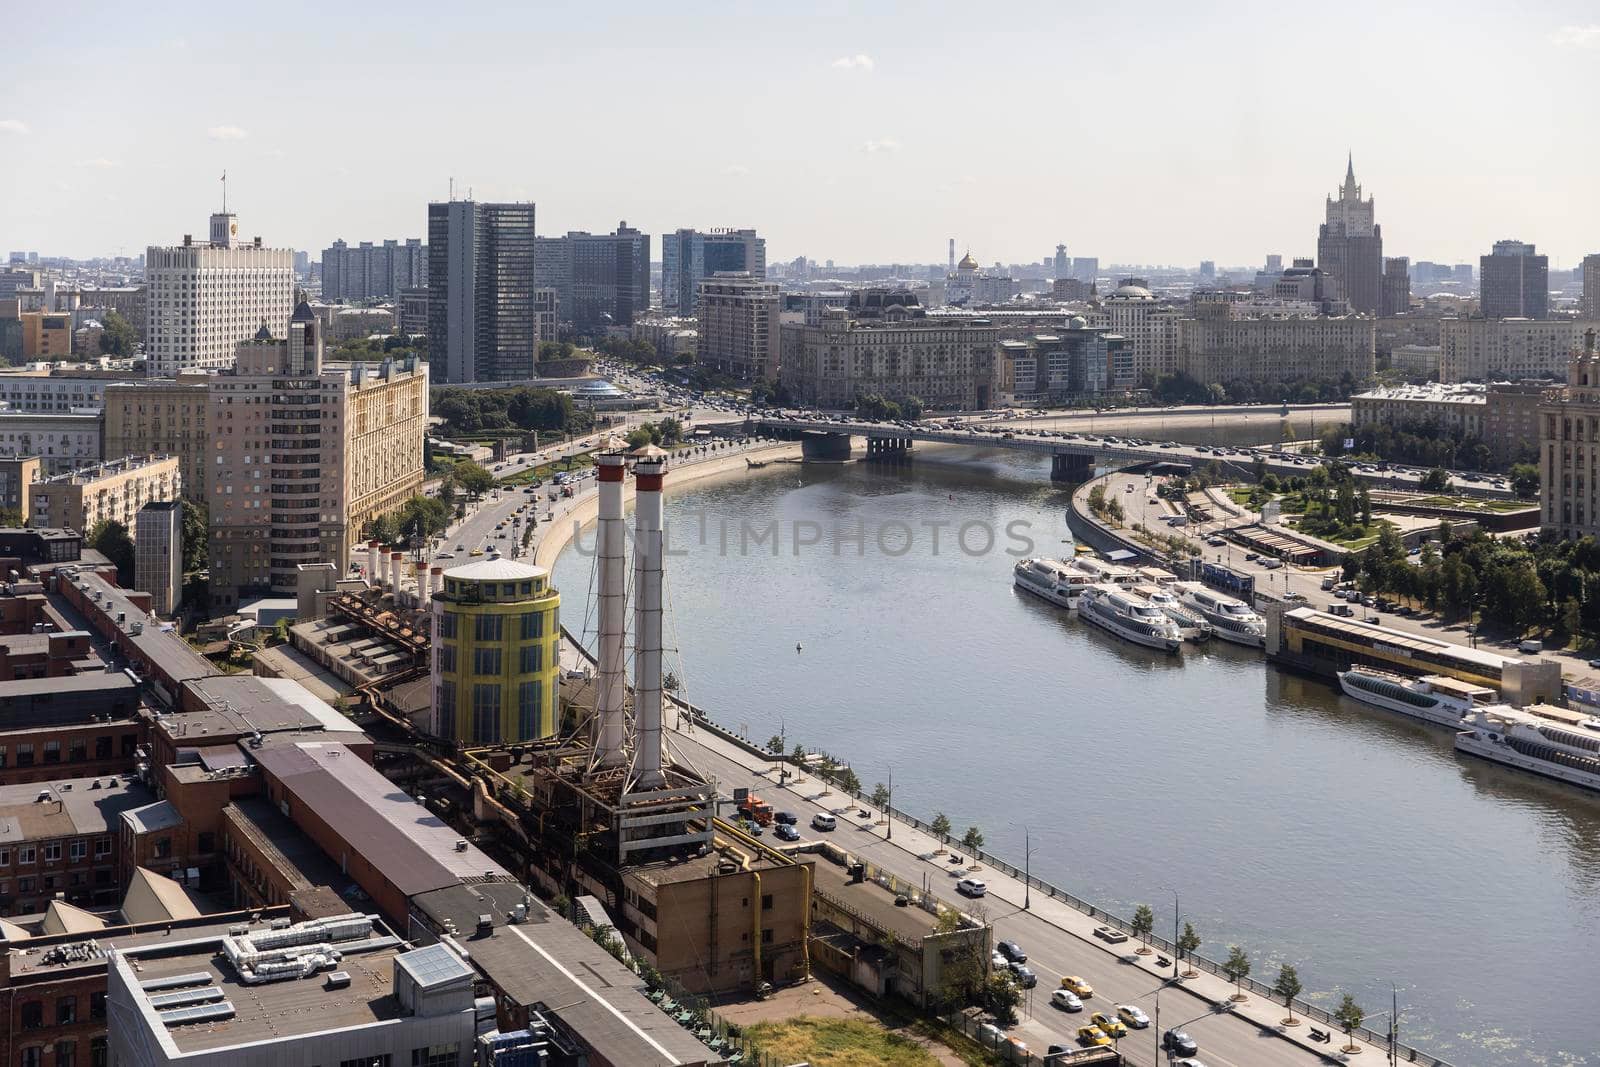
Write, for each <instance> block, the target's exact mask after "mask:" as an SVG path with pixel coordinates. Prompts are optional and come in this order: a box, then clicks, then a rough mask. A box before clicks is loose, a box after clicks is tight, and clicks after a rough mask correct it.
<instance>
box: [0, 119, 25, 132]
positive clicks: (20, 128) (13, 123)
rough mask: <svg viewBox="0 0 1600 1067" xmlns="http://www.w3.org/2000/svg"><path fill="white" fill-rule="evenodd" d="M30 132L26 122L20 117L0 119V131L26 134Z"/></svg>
mask: <svg viewBox="0 0 1600 1067" xmlns="http://www.w3.org/2000/svg"><path fill="white" fill-rule="evenodd" d="M32 132H33V131H32V130H30V129H28V124H27V123H26V122H23V121H22V120H21V119H0V133H15V134H20V135H27V134H30V133H32Z"/></svg>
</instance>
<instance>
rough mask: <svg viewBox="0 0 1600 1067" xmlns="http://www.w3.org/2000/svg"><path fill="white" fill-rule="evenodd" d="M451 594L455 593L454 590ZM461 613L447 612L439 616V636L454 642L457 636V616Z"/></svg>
mask: <svg viewBox="0 0 1600 1067" xmlns="http://www.w3.org/2000/svg"><path fill="white" fill-rule="evenodd" d="M451 592H455V590H454V589H452V590H451ZM458 614H459V612H454V611H446V612H443V613H442V614H440V616H439V636H440V637H444V638H449V639H450V640H454V639H455V636H456V616H457V615H458Z"/></svg>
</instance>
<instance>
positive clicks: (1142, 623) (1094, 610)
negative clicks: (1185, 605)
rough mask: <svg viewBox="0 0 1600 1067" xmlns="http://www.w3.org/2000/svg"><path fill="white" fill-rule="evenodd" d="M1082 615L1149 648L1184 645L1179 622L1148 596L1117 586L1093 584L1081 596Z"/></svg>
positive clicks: (1169, 649) (1165, 649) (1171, 648)
mask: <svg viewBox="0 0 1600 1067" xmlns="http://www.w3.org/2000/svg"><path fill="white" fill-rule="evenodd" d="M1078 618H1080V619H1082V620H1083V621H1084V622H1089V623H1093V624H1094V625H1096V626H1098V627H1100V628H1101V629H1102V630H1109V631H1110V632H1111V633H1114V634H1116V635H1117V636H1118V637H1120V638H1122V639H1124V640H1126V641H1132V642H1133V643H1134V644H1137V645H1144V646H1145V647H1146V648H1157V649H1160V650H1161V651H1163V652H1168V653H1173V652H1177V651H1178V649H1179V648H1181V647H1182V646H1183V634H1182V633H1180V632H1179V630H1178V624H1177V623H1175V622H1173V621H1172V620H1171V619H1169V618H1167V616H1166V614H1165V613H1164V612H1162V611H1161V609H1160V608H1157V607H1154V606H1152V605H1151V604H1150V602H1149V601H1147V600H1145V598H1144V597H1142V596H1139V595H1138V594H1137V593H1134V592H1131V591H1130V590H1127V589H1119V588H1118V587H1116V586H1114V585H1092V586H1090V587H1089V588H1088V589H1086V590H1084V593H1083V595H1082V596H1081V597H1079V598H1078Z"/></svg>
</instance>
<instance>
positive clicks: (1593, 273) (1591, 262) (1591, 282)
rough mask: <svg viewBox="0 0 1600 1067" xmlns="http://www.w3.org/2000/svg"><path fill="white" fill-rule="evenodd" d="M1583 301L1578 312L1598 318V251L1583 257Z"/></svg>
mask: <svg viewBox="0 0 1600 1067" xmlns="http://www.w3.org/2000/svg"><path fill="white" fill-rule="evenodd" d="M1580 270H1581V271H1582V272H1583V301H1582V304H1581V305H1580V306H1581V309H1582V310H1581V311H1580V312H1579V314H1580V315H1581V316H1582V317H1583V318H1586V319H1600V252H1591V253H1589V254H1588V255H1587V256H1584V257H1583V266H1582V267H1581V268H1580Z"/></svg>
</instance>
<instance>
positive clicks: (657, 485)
mask: <svg viewBox="0 0 1600 1067" xmlns="http://www.w3.org/2000/svg"><path fill="white" fill-rule="evenodd" d="M634 455H635V456H636V457H638V458H637V461H636V462H635V463H634V465H633V475H634V479H635V488H636V489H637V495H636V496H635V498H634V502H633V516H634V527H633V716H634V747H633V775H632V778H633V783H634V788H635V789H656V788H660V787H661V786H662V785H664V784H665V782H666V779H665V776H664V775H662V773H661V549H662V544H661V516H662V509H661V483H662V480H663V479H664V478H665V476H666V472H667V454H666V453H665V452H663V451H662V450H661V449H659V448H653V447H651V446H649V445H646V446H645V447H643V448H641V449H638V450H637V451H635V452H634Z"/></svg>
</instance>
